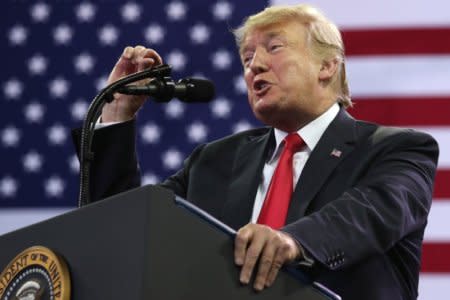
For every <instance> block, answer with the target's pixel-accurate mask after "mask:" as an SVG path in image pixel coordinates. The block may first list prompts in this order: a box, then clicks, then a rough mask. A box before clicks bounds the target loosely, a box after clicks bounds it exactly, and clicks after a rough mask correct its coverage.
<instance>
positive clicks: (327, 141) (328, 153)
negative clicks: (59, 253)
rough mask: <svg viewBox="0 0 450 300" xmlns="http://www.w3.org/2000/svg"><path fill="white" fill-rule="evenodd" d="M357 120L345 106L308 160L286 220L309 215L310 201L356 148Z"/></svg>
mask: <svg viewBox="0 0 450 300" xmlns="http://www.w3.org/2000/svg"><path fill="white" fill-rule="evenodd" d="M354 130H355V120H354V119H353V118H352V117H351V116H350V115H348V114H347V112H346V111H345V110H344V109H341V110H340V112H339V113H338V115H337V116H336V118H335V119H334V120H333V122H331V124H330V126H328V128H327V129H326V130H325V132H324V134H323V136H322V137H321V139H320V141H319V143H318V144H317V145H316V147H315V148H314V150H313V151H312V152H311V155H310V157H309V159H308V161H307V162H306V165H305V167H304V169H303V171H302V174H301V175H300V178H299V180H298V182H297V185H296V188H295V191H294V193H293V195H292V199H291V202H290V205H289V210H288V216H287V219H286V223H291V222H294V221H295V220H297V219H299V218H301V217H303V216H304V215H305V212H306V209H307V208H308V205H309V204H310V203H311V201H312V200H313V198H314V196H315V195H316V194H317V192H318V191H319V190H320V188H321V187H322V186H323V185H324V184H325V182H326V180H327V178H328V176H329V175H330V174H331V172H332V171H333V170H334V169H335V168H336V166H337V165H338V164H339V163H340V162H341V161H342V160H343V159H344V158H345V157H346V156H347V155H348V154H349V153H350V152H351V151H352V150H353V148H354V141H355V132H354Z"/></svg>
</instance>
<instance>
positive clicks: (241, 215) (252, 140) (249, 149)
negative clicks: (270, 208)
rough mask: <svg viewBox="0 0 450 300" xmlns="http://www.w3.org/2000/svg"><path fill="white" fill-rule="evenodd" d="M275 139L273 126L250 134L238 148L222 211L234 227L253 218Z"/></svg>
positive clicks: (226, 220) (237, 227) (224, 217)
mask: <svg viewBox="0 0 450 300" xmlns="http://www.w3.org/2000/svg"><path fill="white" fill-rule="evenodd" d="M273 140H274V137H273V130H269V131H268V132H267V133H266V134H264V135H262V136H258V137H249V140H248V143H246V144H244V145H242V146H241V147H240V149H238V151H237V155H236V159H235V162H234V165H233V171H232V180H231V184H230V186H229V192H228V200H227V203H226V204H225V207H224V211H223V214H222V219H223V220H224V222H225V223H226V224H228V225H229V226H231V227H232V228H235V229H239V228H240V227H242V226H244V225H245V224H247V223H248V222H249V221H250V218H251V214H252V210H253V203H254V200H255V197H256V191H257V188H258V185H259V183H260V181H261V176H262V175H261V174H262V170H263V167H264V162H265V160H266V157H267V151H268V150H269V148H270V146H269V144H270V143H272V142H273Z"/></svg>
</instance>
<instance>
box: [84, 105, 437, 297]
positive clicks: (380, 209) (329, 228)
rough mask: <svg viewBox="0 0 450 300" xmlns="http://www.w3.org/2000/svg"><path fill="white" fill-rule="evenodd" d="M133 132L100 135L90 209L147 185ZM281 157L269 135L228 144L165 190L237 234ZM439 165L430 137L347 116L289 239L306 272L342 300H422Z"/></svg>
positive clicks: (323, 146) (332, 129)
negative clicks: (308, 259)
mask: <svg viewBox="0 0 450 300" xmlns="http://www.w3.org/2000/svg"><path fill="white" fill-rule="evenodd" d="M134 126H135V123H134V121H130V122H126V123H122V124H119V125H114V126H111V127H107V128H103V129H99V130H97V132H96V134H95V137H94V146H93V148H94V149H93V150H94V155H95V160H94V165H93V172H92V177H91V178H92V180H91V187H92V193H91V195H92V196H91V197H92V198H91V199H97V200H98V199H102V198H105V197H107V196H110V195H112V194H115V193H118V192H121V191H124V190H127V189H129V188H132V187H136V186H138V185H139V168H138V162H137V158H136V151H135V148H134V147H135V141H134V139H135V128H134ZM273 149H274V136H273V130H272V129H271V128H260V129H254V130H250V131H246V132H243V133H238V134H235V135H232V136H229V137H225V138H223V139H221V140H218V141H214V142H211V143H208V144H205V145H201V146H199V147H198V148H197V149H195V150H194V151H193V153H192V154H191V155H190V156H189V158H188V159H187V160H186V161H185V163H184V167H183V168H182V169H181V170H180V171H178V172H177V173H176V174H175V175H173V176H171V177H170V178H168V179H167V180H166V181H164V182H163V183H162V184H161V185H162V186H164V187H167V188H169V189H171V190H173V191H174V192H175V193H176V194H178V195H179V196H181V197H183V198H186V199H187V200H189V201H191V202H192V203H194V204H196V205H197V206H199V207H201V208H202V209H204V210H206V211H207V212H209V213H210V214H212V215H213V216H215V217H217V218H218V219H220V220H222V221H223V222H225V223H227V224H228V225H230V226H231V227H233V228H235V229H239V228H240V227H242V226H244V225H245V224H247V223H248V222H249V220H250V218H251V213H252V208H253V202H254V199H255V196H256V190H257V187H258V184H259V183H260V179H261V174H262V169H263V167H264V162H265V161H266V158H267V157H268V155H269V154H270V152H271V151H273ZM333 150H337V152H336V151H334V153H332V152H333ZM339 151H340V152H339ZM149 155H151V154H149ZM437 157H438V146H437V144H436V142H435V140H434V139H433V138H431V137H430V136H429V135H426V134H423V133H419V132H416V131H413V130H408V129H399V128H392V127H382V126H378V125H375V124H372V123H367V122H362V121H358V120H355V119H353V118H352V117H351V116H350V115H348V114H347V112H346V111H345V110H344V109H341V111H340V112H339V114H338V115H337V116H336V118H335V119H334V120H333V122H332V123H331V124H330V126H329V127H328V128H327V130H326V131H325V133H324V134H323V136H322V138H321V139H320V141H319V143H318V144H317V146H316V148H315V149H314V151H313V152H312V153H311V156H310V157H309V159H308V161H307V163H306V165H305V168H304V170H303V172H302V174H301V177H300V179H299V181H298V183H297V186H296V189H295V191H294V193H293V196H292V200H291V203H290V207H289V212H288V217H287V225H286V226H285V227H284V228H283V229H282V230H284V231H286V232H288V233H290V234H291V235H292V236H293V237H294V238H295V239H296V240H297V241H298V242H299V243H300V244H301V245H302V246H303V247H304V248H305V249H306V250H307V252H308V253H309V254H310V255H311V256H312V257H313V258H314V260H315V264H314V266H313V267H312V268H306V269H305V272H307V273H309V274H310V275H311V277H312V278H313V279H314V280H316V281H318V282H320V283H322V284H324V285H325V286H327V287H328V288H330V289H332V290H333V291H335V292H336V293H338V294H339V295H341V297H342V298H343V299H344V300H347V299H352V300H353V299H354V300H361V299H365V300H394V299H416V298H417V286H418V274H419V269H420V258H421V245H422V239H423V234H424V228H425V225H426V223H427V216H428V212H429V210H430V206H431V198H432V187H433V180H434V175H435V171H436V165H437Z"/></svg>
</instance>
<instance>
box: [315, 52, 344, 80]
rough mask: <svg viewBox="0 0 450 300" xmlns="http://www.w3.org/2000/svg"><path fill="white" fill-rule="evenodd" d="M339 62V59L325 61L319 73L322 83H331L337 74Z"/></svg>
mask: <svg viewBox="0 0 450 300" xmlns="http://www.w3.org/2000/svg"><path fill="white" fill-rule="evenodd" d="M338 65H339V61H338V59H337V58H335V57H334V58H331V59H328V60H325V59H324V60H323V61H322V65H321V67H320V71H319V80H320V81H329V80H330V79H331V78H332V77H333V76H334V74H335V73H336V72H337V69H338Z"/></svg>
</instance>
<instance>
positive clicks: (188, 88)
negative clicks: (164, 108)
mask: <svg viewBox="0 0 450 300" xmlns="http://www.w3.org/2000/svg"><path fill="white" fill-rule="evenodd" d="M117 92H119V93H121V94H126V95H148V96H152V97H153V98H155V100H156V101H157V102H169V101H170V100H171V99H172V98H178V99H180V100H181V101H183V102H209V101H211V100H212V99H213V98H214V96H215V88H214V84H213V83H212V82H211V81H209V80H207V79H199V78H184V79H180V80H179V81H178V82H177V83H175V82H174V81H173V80H172V78H170V77H163V78H155V79H153V80H152V81H150V82H149V83H148V84H147V85H143V86H136V85H126V86H124V87H121V88H119V89H118V90H117Z"/></svg>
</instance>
